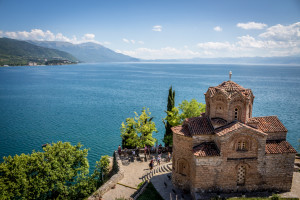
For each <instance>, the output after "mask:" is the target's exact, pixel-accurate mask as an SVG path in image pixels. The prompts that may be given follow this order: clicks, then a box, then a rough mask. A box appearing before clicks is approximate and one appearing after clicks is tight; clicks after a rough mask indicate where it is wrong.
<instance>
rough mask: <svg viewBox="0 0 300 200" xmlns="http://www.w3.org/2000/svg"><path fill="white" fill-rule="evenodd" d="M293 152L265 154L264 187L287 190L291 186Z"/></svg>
mask: <svg viewBox="0 0 300 200" xmlns="http://www.w3.org/2000/svg"><path fill="white" fill-rule="evenodd" d="M295 155H296V154H295V153H289V154H287V153H284V154H266V159H265V166H266V172H265V181H266V186H265V187H266V189H274V190H282V191H289V190H290V189H291V186H292V180H293V171H294V160H295Z"/></svg>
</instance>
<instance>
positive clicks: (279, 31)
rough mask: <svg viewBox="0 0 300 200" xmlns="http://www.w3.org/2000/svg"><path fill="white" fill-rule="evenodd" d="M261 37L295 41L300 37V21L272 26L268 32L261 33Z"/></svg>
mask: <svg viewBox="0 0 300 200" xmlns="http://www.w3.org/2000/svg"><path fill="white" fill-rule="evenodd" d="M259 37H261V38H264V39H272V40H280V41H287V40H289V41H295V40H298V41H299V39H300V22H297V23H294V24H291V25H288V26H283V25H281V24H277V25H275V26H271V27H270V28H268V29H267V31H266V32H264V33H262V34H260V35H259Z"/></svg>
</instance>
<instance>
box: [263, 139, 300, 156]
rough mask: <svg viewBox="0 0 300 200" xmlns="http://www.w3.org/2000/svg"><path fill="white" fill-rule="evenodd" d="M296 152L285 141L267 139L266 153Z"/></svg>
mask: <svg viewBox="0 0 300 200" xmlns="http://www.w3.org/2000/svg"><path fill="white" fill-rule="evenodd" d="M279 153H297V151H296V150H295V149H294V148H293V147H292V145H290V143H288V142H287V141H267V143H266V154H279Z"/></svg>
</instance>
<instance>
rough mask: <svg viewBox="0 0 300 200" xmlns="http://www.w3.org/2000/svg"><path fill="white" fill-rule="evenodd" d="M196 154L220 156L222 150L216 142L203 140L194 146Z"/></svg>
mask: <svg viewBox="0 0 300 200" xmlns="http://www.w3.org/2000/svg"><path fill="white" fill-rule="evenodd" d="M193 152H194V155H195V156H199V157H207V156H220V151H219V149H218V147H217V145H216V144H215V143H214V142H203V143H201V144H199V145H197V146H195V147H194V148H193Z"/></svg>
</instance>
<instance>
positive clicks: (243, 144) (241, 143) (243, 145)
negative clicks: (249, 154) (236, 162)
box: [236, 141, 248, 151]
mask: <svg viewBox="0 0 300 200" xmlns="http://www.w3.org/2000/svg"><path fill="white" fill-rule="evenodd" d="M236 150H237V151H247V150H248V149H247V143H246V141H239V142H238V143H237V148H236Z"/></svg>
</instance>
